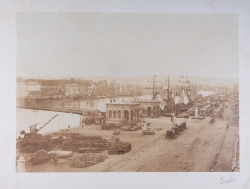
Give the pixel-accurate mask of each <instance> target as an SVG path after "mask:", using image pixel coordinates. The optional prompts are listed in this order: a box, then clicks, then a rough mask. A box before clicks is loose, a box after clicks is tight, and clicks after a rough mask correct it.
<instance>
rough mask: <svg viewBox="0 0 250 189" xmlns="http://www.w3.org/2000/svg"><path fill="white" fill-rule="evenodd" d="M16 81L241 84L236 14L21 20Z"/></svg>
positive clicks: (74, 15)
mask: <svg viewBox="0 0 250 189" xmlns="http://www.w3.org/2000/svg"><path fill="white" fill-rule="evenodd" d="M17 18H18V19H17V75H18V76H25V77H44V76H48V77H57V76H82V77H88V76H121V77H136V76H151V75H154V74H157V75H167V74H168V73H170V74H171V75H180V74H181V73H185V74H186V73H187V74H188V75H190V76H214V77H238V67H239V66H238V16H237V14H163V13H162V14H160V13H159V14H153V13H19V14H18V17H17Z"/></svg>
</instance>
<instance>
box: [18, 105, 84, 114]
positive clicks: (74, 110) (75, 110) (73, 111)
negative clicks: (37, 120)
mask: <svg viewBox="0 0 250 189" xmlns="http://www.w3.org/2000/svg"><path fill="white" fill-rule="evenodd" d="M17 108H24V109H32V110H44V111H53V112H63V113H71V114H79V115H83V111H84V109H80V108H64V107H51V106H46V107H38V106H17Z"/></svg>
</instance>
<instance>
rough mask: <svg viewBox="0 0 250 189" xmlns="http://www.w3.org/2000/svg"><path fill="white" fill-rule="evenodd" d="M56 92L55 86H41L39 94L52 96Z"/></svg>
mask: <svg viewBox="0 0 250 189" xmlns="http://www.w3.org/2000/svg"><path fill="white" fill-rule="evenodd" d="M56 94H58V88H57V87H56V86H41V96H53V95H56Z"/></svg>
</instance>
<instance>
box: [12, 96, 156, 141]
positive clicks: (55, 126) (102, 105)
mask: <svg viewBox="0 0 250 189" xmlns="http://www.w3.org/2000/svg"><path fill="white" fill-rule="evenodd" d="M150 98H152V96H151V95H144V96H136V97H124V98H123V97H119V98H112V99H110V98H106V99H98V100H78V101H77V100H67V101H63V100H43V101H35V100H31V101H29V103H31V104H33V105H34V104H35V105H37V106H55V107H65V108H66V107H67V108H81V109H92V110H94V109H98V110H100V111H106V103H110V100H113V99H115V100H116V102H119V101H123V100H124V101H128V102H130V101H134V100H136V99H150ZM56 114H58V116H57V117H56V118H54V119H53V120H52V121H51V122H49V123H48V124H47V125H46V126H45V127H44V128H42V129H41V130H40V131H39V132H38V133H40V134H43V133H47V132H53V131H57V130H60V129H65V128H68V125H70V127H75V126H78V125H79V124H80V121H81V116H80V115H78V114H71V113H62V112H52V111H43V110H32V109H23V108H17V111H16V115H17V116H16V136H17V137H18V136H19V135H20V131H22V130H24V131H25V132H29V126H31V125H34V124H37V123H39V124H38V125H37V128H38V129H39V128H40V127H42V126H43V125H44V124H45V123H46V122H47V121H48V120H49V119H50V118H52V117H53V116H55V115H56Z"/></svg>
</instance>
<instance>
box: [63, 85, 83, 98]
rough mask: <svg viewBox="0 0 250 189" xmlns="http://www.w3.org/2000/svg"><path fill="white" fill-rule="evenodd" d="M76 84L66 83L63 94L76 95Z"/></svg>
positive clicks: (77, 87) (77, 91) (77, 92)
mask: <svg viewBox="0 0 250 189" xmlns="http://www.w3.org/2000/svg"><path fill="white" fill-rule="evenodd" d="M79 91H80V90H79V86H78V84H67V85H65V95H66V96H76V95H78V94H79Z"/></svg>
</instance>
